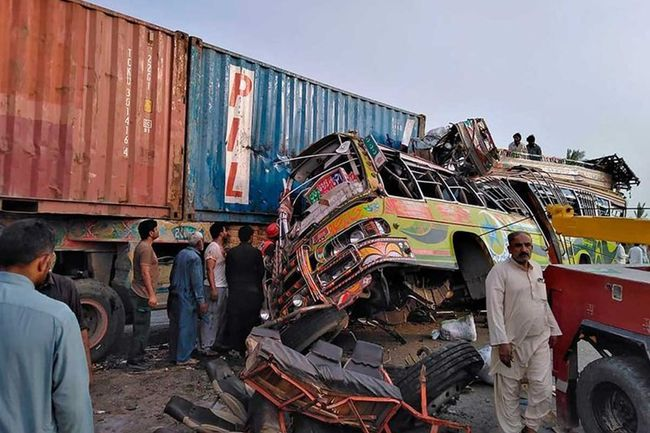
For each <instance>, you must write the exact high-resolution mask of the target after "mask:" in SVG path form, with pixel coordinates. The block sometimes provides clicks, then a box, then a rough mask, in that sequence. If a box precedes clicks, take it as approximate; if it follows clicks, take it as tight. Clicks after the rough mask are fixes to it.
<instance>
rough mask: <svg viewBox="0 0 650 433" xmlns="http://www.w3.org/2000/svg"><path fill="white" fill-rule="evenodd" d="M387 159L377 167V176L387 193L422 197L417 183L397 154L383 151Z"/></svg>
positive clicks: (413, 197) (415, 197)
mask: <svg viewBox="0 0 650 433" xmlns="http://www.w3.org/2000/svg"><path fill="white" fill-rule="evenodd" d="M384 155H385V156H386V159H387V161H386V162H385V163H384V165H382V166H381V168H380V169H379V177H380V178H381V181H382V183H383V184H384V189H385V190H386V193H387V194H388V195H392V196H396V197H405V198H412V199H416V200H420V199H422V194H421V193H420V189H419V188H418V184H417V182H416V181H415V178H414V177H413V174H411V172H410V171H409V169H408V167H406V164H404V161H402V159H401V158H400V157H399V155H398V154H392V153H390V152H384Z"/></svg>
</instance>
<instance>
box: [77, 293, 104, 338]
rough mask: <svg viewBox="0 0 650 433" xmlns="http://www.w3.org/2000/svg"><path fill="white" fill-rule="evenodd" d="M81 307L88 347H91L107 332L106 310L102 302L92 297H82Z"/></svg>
mask: <svg viewBox="0 0 650 433" xmlns="http://www.w3.org/2000/svg"><path fill="white" fill-rule="evenodd" d="M81 309H82V310H83V315H84V320H85V322H86V326H88V339H89V340H90V347H91V348H93V347H95V346H96V345H98V344H99V342H100V341H102V339H103V338H104V336H105V335H106V332H108V312H107V311H106V310H105V309H104V307H103V306H102V304H100V303H99V302H97V301H95V300H93V299H83V300H82V301H81Z"/></svg>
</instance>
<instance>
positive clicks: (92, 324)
mask: <svg viewBox="0 0 650 433" xmlns="http://www.w3.org/2000/svg"><path fill="white" fill-rule="evenodd" d="M75 285H76V287H77V290H78V291H79V297H80V298H81V309H82V310H83V313H84V319H85V320H86V324H87V325H88V337H89V340H90V357H91V359H92V361H93V362H99V361H101V360H102V359H104V358H105V357H106V355H108V353H109V352H110V350H111V348H112V346H113V344H114V343H116V342H117V341H118V340H119V339H120V338H121V337H122V333H123V332H124V305H123V304H122V300H121V299H120V297H119V295H118V294H117V293H116V292H115V290H113V289H112V288H110V287H109V286H106V285H104V284H102V283H100V282H99V281H96V280H93V279H90V278H86V279H81V280H75Z"/></svg>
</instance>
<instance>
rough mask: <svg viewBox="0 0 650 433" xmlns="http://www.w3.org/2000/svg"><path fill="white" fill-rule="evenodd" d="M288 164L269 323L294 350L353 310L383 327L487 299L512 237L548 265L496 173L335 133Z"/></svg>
mask: <svg viewBox="0 0 650 433" xmlns="http://www.w3.org/2000/svg"><path fill="white" fill-rule="evenodd" d="M291 164H292V171H291V174H290V176H289V178H288V180H287V182H286V184H285V192H284V194H283V197H282V199H281V203H280V207H279V212H278V214H279V221H280V227H281V237H280V241H279V245H278V248H276V255H275V263H274V269H273V279H272V284H269V285H268V286H267V288H266V290H267V293H266V299H267V304H268V305H267V310H265V311H262V316H263V317H262V318H263V319H265V320H270V322H268V326H275V327H277V328H280V329H281V332H282V340H283V341H284V342H285V344H287V345H288V346H291V347H293V348H295V349H297V350H304V349H306V348H307V347H309V346H310V345H311V344H312V343H313V342H315V341H316V340H318V339H319V338H332V337H334V336H335V335H336V334H337V333H338V332H339V331H341V330H342V329H343V328H344V327H345V326H347V323H348V320H349V316H350V315H352V316H355V317H364V318H373V317H382V318H383V319H384V320H383V322H385V321H390V320H389V318H390V317H394V316H395V315H398V316H399V315H402V316H403V317H404V318H405V316H406V315H408V314H409V313H410V312H411V311H413V310H414V309H417V308H426V309H431V308H433V307H435V306H436V305H438V304H440V303H441V302H443V301H444V300H446V299H448V298H450V297H452V296H453V297H454V298H456V299H465V300H482V299H483V298H484V297H485V285H484V282H485V277H486V275H487V273H488V271H489V270H490V268H491V267H492V265H493V263H494V262H498V261H501V260H505V259H506V258H507V257H508V251H507V241H506V239H507V235H508V233H509V232H512V231H519V230H522V231H526V232H528V233H530V234H531V236H532V238H533V243H534V250H533V257H532V259H533V260H535V261H537V262H538V263H540V264H542V265H545V264H547V263H548V262H549V258H548V255H547V252H546V246H547V245H546V241H545V238H544V236H543V233H542V231H541V229H540V228H539V227H538V225H537V224H536V222H535V220H534V219H533V218H532V216H531V214H530V211H529V210H528V208H527V206H526V205H525V203H524V202H523V201H522V200H521V199H520V198H519V197H518V196H517V194H516V193H515V192H514V191H513V190H512V189H511V188H510V187H509V186H508V185H507V184H506V183H504V182H503V181H501V180H499V179H492V180H490V181H484V182H481V183H475V182H473V181H472V180H470V179H469V178H465V177H462V176H459V175H457V174H455V173H453V172H452V171H449V170H447V169H444V168H442V167H440V166H438V165H436V164H433V163H432V162H429V161H426V160H424V159H421V158H418V157H415V156H410V155H407V154H405V153H402V152H399V151H396V150H393V149H389V148H386V147H383V146H380V145H378V144H377V142H376V141H375V140H374V139H373V137H372V136H368V137H366V138H365V139H364V138H362V137H360V136H359V135H357V134H354V133H337V134H331V135H328V136H326V137H324V138H323V139H321V140H319V141H318V142H316V143H314V144H312V145H311V146H310V147H308V148H307V149H306V150H304V151H303V152H302V153H301V154H299V155H298V156H297V157H296V158H293V159H292V161H291ZM389 314H390V315H391V316H389ZM378 315H379V316H378Z"/></svg>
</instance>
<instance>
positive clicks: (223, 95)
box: [185, 38, 424, 222]
mask: <svg viewBox="0 0 650 433" xmlns="http://www.w3.org/2000/svg"><path fill="white" fill-rule="evenodd" d="M335 62H336V60H335V59H332V64H335ZM188 87H189V89H188V104H187V110H188V117H187V156H186V187H185V191H186V196H185V215H186V218H188V219H190V220H196V221H212V220H223V221H237V222H264V221H266V220H268V219H270V218H271V216H272V215H273V214H274V213H275V212H276V208H277V205H278V198H279V195H280V192H281V190H282V179H283V177H284V176H286V174H287V173H288V171H287V169H288V166H287V165H286V164H277V163H276V162H277V161H278V160H279V159H282V158H290V157H292V156H295V155H297V154H298V153H299V152H300V151H301V150H302V149H303V148H305V147H307V146H308V145H310V144H311V143H313V142H315V141H317V140H318V139H320V138H321V137H323V136H325V135H327V134H330V133H332V132H339V131H349V130H356V131H358V132H359V134H361V135H362V136H365V135H368V134H372V135H373V136H374V137H375V139H376V140H377V141H379V142H380V143H383V144H390V145H392V146H393V147H399V146H400V144H401V143H402V142H405V143H406V144H408V141H409V140H410V138H411V137H414V136H418V135H423V134H422V132H423V130H424V116H421V115H418V114H415V113H411V112H408V111H404V110H402V109H399V108H395V107H391V106H389V105H386V104H382V103H380V102H377V101H373V100H371V99H368V98H364V97H361V96H358V95H354V94H352V93H349V92H345V91H342V90H339V89H336V88H333V87H331V86H328V85H325V84H322V83H319V82H317V81H314V80H311V79H308V78H305V77H301V76H299V75H296V74H294V73H291V72H288V71H285V70H282V69H280V68H277V67H275V66H271V65H268V64H265V63H262V62H260V61H257V60H253V59H250V58H247V57H244V56H242V55H240V54H236V53H233V52H230V51H227V50H224V49H222V48H219V47H216V46H212V45H207V44H204V43H203V42H202V41H201V40H200V39H197V38H191V40H190V68H189V85H188Z"/></svg>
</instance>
